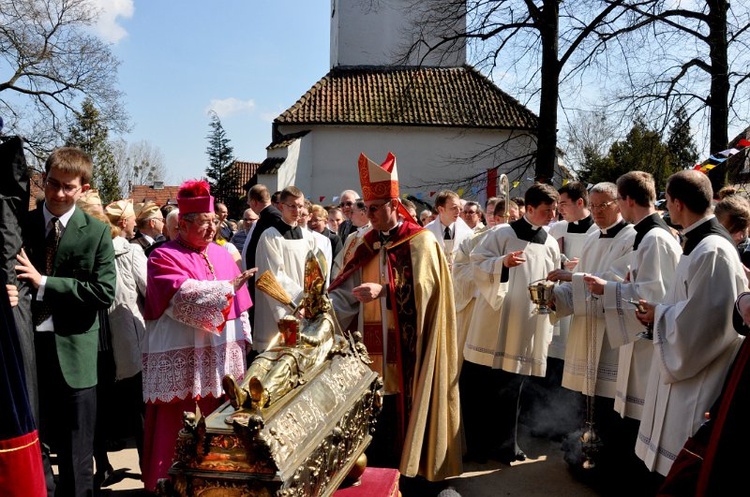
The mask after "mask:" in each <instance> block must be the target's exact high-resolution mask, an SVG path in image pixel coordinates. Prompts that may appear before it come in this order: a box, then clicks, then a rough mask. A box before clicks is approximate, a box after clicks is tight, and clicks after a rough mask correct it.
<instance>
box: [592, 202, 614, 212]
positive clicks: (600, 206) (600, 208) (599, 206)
mask: <svg viewBox="0 0 750 497" xmlns="http://www.w3.org/2000/svg"><path fill="white" fill-rule="evenodd" d="M614 203H615V201H614V200H610V201H609V202H604V203H602V204H591V210H592V211H603V210H604V209H606V208H607V207H609V206H610V205H612V204H614Z"/></svg>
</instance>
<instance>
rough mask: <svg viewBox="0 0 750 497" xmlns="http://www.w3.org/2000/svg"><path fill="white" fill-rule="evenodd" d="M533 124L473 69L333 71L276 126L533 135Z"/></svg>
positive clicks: (527, 114)
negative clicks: (517, 131) (465, 129)
mask: <svg viewBox="0 0 750 497" xmlns="http://www.w3.org/2000/svg"><path fill="white" fill-rule="evenodd" d="M537 122H538V118H537V116H536V115H535V114H534V113H533V112H531V111H530V110H529V109H527V108H526V107H525V106H523V105H521V103H519V102H518V101H517V100H515V99H514V98H512V97H511V96H510V95H508V94H507V93H505V92H503V91H502V90H500V89H499V88H498V87H497V86H495V84H494V83H492V81H490V80H489V79H488V78H486V77H485V76H483V75H482V74H480V73H479V72H478V71H477V70H476V69H474V68H473V67H471V66H463V67H449V68H441V67H422V68H414V67H362V66H357V67H337V68H334V69H332V70H331V71H330V72H329V73H328V74H326V75H325V76H324V77H323V78H322V79H321V80H320V81H318V82H317V83H315V84H314V85H313V86H312V88H310V90H308V91H307V93H305V94H304V95H303V96H302V97H301V98H300V99H299V100H298V101H297V102H296V103H295V104H294V105H292V106H291V107H290V108H289V109H287V110H286V111H284V112H283V113H282V114H281V115H280V116H279V117H277V118H276V120H275V123H276V124H371V125H416V126H451V127H453V126H459V127H474V128H500V129H532V130H533V129H536V127H537Z"/></svg>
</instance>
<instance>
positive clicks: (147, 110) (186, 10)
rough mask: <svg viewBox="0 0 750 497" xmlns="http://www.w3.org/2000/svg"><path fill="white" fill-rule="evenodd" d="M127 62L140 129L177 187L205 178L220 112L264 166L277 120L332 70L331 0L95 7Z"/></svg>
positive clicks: (129, 2) (172, 1)
mask: <svg viewBox="0 0 750 497" xmlns="http://www.w3.org/2000/svg"><path fill="white" fill-rule="evenodd" d="M92 1H93V2H95V3H98V5H99V8H100V9H101V12H102V14H101V16H100V19H99V23H98V25H97V26H96V30H97V33H98V34H99V36H100V37H101V38H102V39H104V40H105V41H107V42H108V43H111V44H112V45H111V49H112V51H113V53H114V54H115V55H116V56H117V57H118V59H120V61H121V65H120V68H119V78H118V79H119V84H118V88H119V89H120V90H121V91H123V92H124V94H125V97H124V101H125V108H126V109H127V111H128V113H129V115H130V120H131V125H132V131H131V133H130V134H129V135H126V136H124V137H123V138H124V139H125V140H126V141H128V142H131V143H135V142H140V141H142V140H146V141H147V142H149V143H150V144H151V145H152V146H154V147H155V148H157V149H159V150H160V151H161V153H162V156H163V158H164V164H165V166H166V170H167V175H166V177H165V178H164V180H165V182H166V183H167V184H179V183H180V182H182V181H183V180H186V179H193V178H199V177H202V176H205V170H206V166H207V165H208V156H207V154H206V148H207V146H208V139H207V136H208V134H209V132H210V129H209V122H210V118H209V114H208V112H209V111H210V110H214V111H216V113H217V114H218V116H219V118H220V120H221V123H222V126H223V127H224V129H225V131H226V134H227V138H228V139H229V140H230V145H231V146H232V147H233V148H234V155H235V158H236V159H237V160H241V161H248V162H262V161H263V160H264V159H265V158H266V150H265V148H266V146H268V145H269V144H270V142H271V123H272V121H273V119H274V118H276V117H277V116H278V115H279V114H281V113H282V112H283V111H284V110H286V109H287V108H289V107H291V106H292V105H293V104H294V103H295V102H296V101H297V100H298V99H299V98H300V97H301V96H302V95H304V93H305V92H306V91H307V90H308V89H310V87H312V86H313V85H314V84H315V83H316V82H317V81H318V80H319V79H321V78H322V77H323V76H325V74H326V73H327V72H328V70H329V67H330V60H329V59H330V57H329V53H330V46H329V37H330V0H272V1H271V0H252V1H250V0H212V1H209V2H207V1H205V0H202V1H198V0H179V1H177V0H92Z"/></svg>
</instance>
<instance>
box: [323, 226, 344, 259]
mask: <svg viewBox="0 0 750 497" xmlns="http://www.w3.org/2000/svg"><path fill="white" fill-rule="evenodd" d="M323 234H324V235H325V236H327V237H328V239H329V240H331V252H333V258H334V259H335V258H336V255H337V254H338V253H339V252H341V249H342V248H344V244H343V243H342V242H341V237H340V236H338V235H337V234H336V233H334V232H333V231H331V230H330V229H329V228H325V229H323Z"/></svg>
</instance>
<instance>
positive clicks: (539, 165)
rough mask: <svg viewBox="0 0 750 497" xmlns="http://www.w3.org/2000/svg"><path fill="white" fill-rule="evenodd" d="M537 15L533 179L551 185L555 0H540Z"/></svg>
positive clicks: (557, 68)
mask: <svg viewBox="0 0 750 497" xmlns="http://www.w3.org/2000/svg"><path fill="white" fill-rule="evenodd" d="M537 14H538V18H537V26H538V27H539V31H540V34H541V38H542V84H541V94H540V102H539V131H538V136H537V157H536V178H535V179H536V180H537V181H539V182H541V183H549V184H552V177H553V175H554V172H555V163H556V162H557V100H558V97H559V84H560V61H559V59H558V35H559V33H558V31H559V7H558V0H544V3H543V7H542V10H541V11H537Z"/></svg>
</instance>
